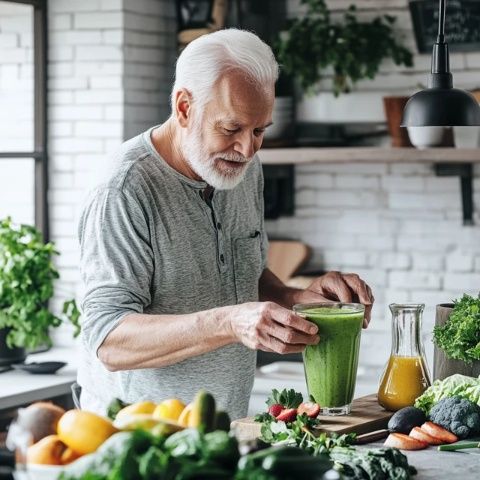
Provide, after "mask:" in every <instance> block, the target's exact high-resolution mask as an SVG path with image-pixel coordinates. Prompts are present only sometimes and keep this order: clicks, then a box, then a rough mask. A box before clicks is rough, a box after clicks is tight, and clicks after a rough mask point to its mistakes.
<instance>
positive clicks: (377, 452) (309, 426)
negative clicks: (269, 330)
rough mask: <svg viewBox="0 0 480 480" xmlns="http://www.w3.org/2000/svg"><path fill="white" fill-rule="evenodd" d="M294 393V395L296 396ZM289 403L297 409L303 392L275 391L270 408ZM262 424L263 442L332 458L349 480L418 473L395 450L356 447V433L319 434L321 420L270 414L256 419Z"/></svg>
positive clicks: (388, 479) (397, 478)
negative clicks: (291, 446) (279, 417)
mask: <svg viewBox="0 0 480 480" xmlns="http://www.w3.org/2000/svg"><path fill="white" fill-rule="evenodd" d="M292 392H293V393H292ZM280 400H282V401H289V402H290V403H289V406H291V408H296V407H297V406H298V405H299V404H300V403H301V402H302V401H303V397H302V394H301V393H296V392H294V391H293V390H290V391H288V390H283V391H282V392H278V391H276V390H273V391H272V395H271V396H270V397H269V398H268V399H267V402H266V403H267V406H271V405H273V404H276V403H280ZM255 421H256V422H260V423H261V424H262V427H261V439H262V440H263V441H264V442H266V443H270V444H277V445H278V444H286V445H296V446H297V447H300V448H302V449H304V450H306V451H308V452H309V453H310V454H311V455H313V456H318V455H325V454H326V455H328V456H329V457H330V459H331V460H332V461H333V462H334V463H335V469H336V470H338V471H339V472H341V474H342V475H343V478H344V479H345V480H409V479H410V478H411V476H412V475H414V474H415V473H416V470H415V468H414V467H412V466H410V465H409V464H408V460H407V457H406V456H405V455H404V454H403V453H401V452H400V451H399V450H397V449H394V448H377V449H365V448H355V447H353V446H352V443H353V442H354V441H355V437H356V435H355V434H348V435H336V434H327V433H320V434H319V433H318V432H315V429H316V427H318V426H319V425H320V423H321V422H320V420H319V419H318V418H309V417H308V416H307V415H298V416H297V418H296V420H294V421H293V422H283V421H281V420H277V419H276V418H275V417H273V416H272V415H270V414H269V413H268V412H266V413H262V414H259V415H257V416H256V417H255Z"/></svg>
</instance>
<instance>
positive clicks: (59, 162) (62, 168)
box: [49, 152, 73, 172]
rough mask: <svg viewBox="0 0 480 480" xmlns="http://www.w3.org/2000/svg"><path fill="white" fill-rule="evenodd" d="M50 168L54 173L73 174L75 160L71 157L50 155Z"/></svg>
mask: <svg viewBox="0 0 480 480" xmlns="http://www.w3.org/2000/svg"><path fill="white" fill-rule="evenodd" d="M49 167H50V169H51V171H53V172H71V171H72V170H73V158H72V157H71V156H70V155H60V154H54V153H52V152H51V153H50V157H49Z"/></svg>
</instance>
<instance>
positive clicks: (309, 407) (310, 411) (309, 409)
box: [298, 402, 320, 418]
mask: <svg viewBox="0 0 480 480" xmlns="http://www.w3.org/2000/svg"><path fill="white" fill-rule="evenodd" d="M304 413H306V414H307V417H310V418H317V417H318V414H319V413H320V405H319V404H318V403H313V402H303V403H301V404H300V405H299V406H298V414H299V415H302V414H304Z"/></svg>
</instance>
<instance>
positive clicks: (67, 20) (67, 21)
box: [48, 13, 73, 31]
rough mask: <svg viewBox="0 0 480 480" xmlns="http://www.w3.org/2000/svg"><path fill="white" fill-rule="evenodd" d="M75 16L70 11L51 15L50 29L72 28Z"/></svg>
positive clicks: (49, 20)
mask: <svg viewBox="0 0 480 480" xmlns="http://www.w3.org/2000/svg"><path fill="white" fill-rule="evenodd" d="M72 21H73V16H72V15H70V14H68V13H58V14H55V15H50V17H49V19H48V27H49V29H50V30H52V31H55V30H70V28H72Z"/></svg>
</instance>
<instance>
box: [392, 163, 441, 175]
mask: <svg viewBox="0 0 480 480" xmlns="http://www.w3.org/2000/svg"><path fill="white" fill-rule="evenodd" d="M388 168H389V171H390V173H392V174H393V175H424V176H427V175H428V176H429V175H433V173H434V170H433V165H432V164H431V163H392V164H390V165H389V166H388Z"/></svg>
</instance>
